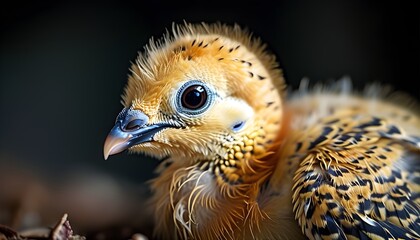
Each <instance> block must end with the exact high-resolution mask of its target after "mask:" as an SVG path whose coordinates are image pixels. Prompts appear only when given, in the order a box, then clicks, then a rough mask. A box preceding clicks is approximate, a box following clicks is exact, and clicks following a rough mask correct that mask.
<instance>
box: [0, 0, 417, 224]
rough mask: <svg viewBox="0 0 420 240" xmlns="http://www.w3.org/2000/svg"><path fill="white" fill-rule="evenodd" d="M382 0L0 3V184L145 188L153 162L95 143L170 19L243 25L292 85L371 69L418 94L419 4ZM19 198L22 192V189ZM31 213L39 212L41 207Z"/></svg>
mask: <svg viewBox="0 0 420 240" xmlns="http://www.w3.org/2000/svg"><path fill="white" fill-rule="evenodd" d="M385 2H387V3H385ZM385 2H380V1H378V2H373V1H363V0H359V1H310V0H308V1H287V2H286V1H284V2H278V3H275V2H274V1H273V2H264V1H250V2H249V3H246V2H238V3H236V4H235V3H233V2H232V3H229V2H228V1H214V2H211V1H196V2H194V1H192V2H179V1H172V2H170V3H169V2H163V1H147V2H146V1H137V2H127V1H121V2H117V1H115V2H97V3H74V2H43V3H38V2H31V3H29V2H28V3H21V2H18V3H15V4H14V5H13V6H8V7H3V6H2V8H1V10H0V12H1V19H0V22H1V28H0V29H1V30H0V31H1V39H0V116H1V117H0V175H3V176H2V178H1V177H0V180H1V182H0V190H1V189H10V188H14V190H15V191H14V192H13V194H17V193H19V192H20V191H21V190H22V189H24V190H25V191H26V190H27V189H28V188H27V187H26V186H27V184H29V183H30V182H33V181H35V180H34V179H36V181H40V184H41V185H47V186H49V185H52V186H55V187H52V188H53V189H56V191H55V194H53V196H54V197H53V198H55V197H57V189H60V187H59V186H66V187H68V185H70V186H71V190H72V191H73V192H74V194H78V191H80V189H82V190H83V189H85V188H84V187H86V184H87V183H92V182H93V183H94V184H93V186H94V187H92V188H93V189H94V190H92V191H93V192H95V191H96V190H97V189H98V188H101V187H102V188H104V189H105V190H104V191H107V190H106V189H107V188H108V187H109V185H110V184H114V185H113V186H114V187H115V188H117V189H118V188H119V187H122V188H124V187H125V186H126V185H127V184H128V185H130V184H131V185H130V186H140V187H138V188H136V187H134V189H136V190H138V192H136V194H137V195H135V197H133V198H134V199H136V197H139V196H140V197H139V198H141V196H142V195H143V194H146V193H144V191H143V190H141V189H143V185H142V183H143V182H144V181H146V180H148V179H150V178H151V177H152V172H153V168H154V166H155V165H156V163H157V162H156V161H153V160H150V159H146V158H144V157H141V156H138V155H128V154H126V153H123V154H120V155H117V156H113V157H111V158H110V159H109V160H108V161H104V160H103V155H102V145H103V142H104V139H105V137H106V135H107V133H108V131H109V130H110V128H111V127H112V125H113V121H114V119H115V117H116V115H117V114H118V112H119V111H120V110H121V108H122V105H121V104H120V94H121V93H122V90H123V87H124V85H125V83H126V79H127V74H128V73H129V71H128V67H129V66H130V62H131V61H134V59H135V57H136V55H137V52H138V51H141V50H142V49H143V46H144V45H145V44H146V43H147V42H148V39H149V38H150V37H151V36H154V37H157V38H158V37H160V36H161V35H162V33H164V31H165V28H170V27H171V24H172V22H177V23H181V22H182V21H183V20H186V21H188V22H201V21H205V22H215V21H221V22H224V23H229V24H232V23H238V24H240V25H241V26H244V27H248V28H249V29H250V30H251V31H252V32H253V33H254V35H255V36H259V37H261V38H262V39H263V41H264V42H266V43H267V44H268V46H269V49H271V50H272V51H273V52H274V53H275V54H276V55H277V56H278V60H279V62H280V64H281V66H282V68H283V70H284V73H285V77H286V80H287V82H288V83H289V85H290V86H291V87H293V88H295V87H296V86H298V83H299V81H300V80H301V79H302V78H303V77H308V78H309V79H310V80H311V82H312V83H314V82H320V81H329V80H331V79H339V78H341V77H343V76H350V77H351V78H352V80H353V81H354V85H355V87H356V88H361V87H362V86H363V85H364V84H366V83H368V82H373V81H375V82H381V83H387V84H392V85H393V86H394V87H395V88H396V89H398V90H403V91H407V92H408V93H410V94H411V95H413V96H414V97H416V98H418V99H419V98H420V88H419V87H418V84H419V81H420V71H419V67H420V54H419V53H420V51H419V46H420V44H419V43H420V39H419V32H420V26H419V22H420V19H419V8H418V7H415V6H414V5H415V3H414V1H405V2H404V1H385ZM146 3H147V4H146ZM228 3H229V4H228ZM74 173H77V174H76V175H75V174H74ZM9 175H11V176H12V177H9V178H8V176H9ZM69 179H70V180H69ZM74 179H76V180H74ZM103 179H105V180H106V181H105V180H104V181H102V180H103ZM16 181H21V183H20V185H16V184H15V182H16ZM13 184H15V185H16V187H13V186H15V185H13ZM95 184H97V185H95ZM124 184H125V185H124ZM139 184H140V185H139ZM11 186H12V187H11ZM57 186H58V187H57ZM46 188H47V190H46V191H49V190H48V189H50V187H46ZM29 189H31V187H29ZM88 189H90V188H88ZM95 189H96V190H95ZM139 189H140V190H139ZM65 190H67V189H65ZM22 191H23V190H22ZM62 191H64V190H62ZM69 191H70V190H69ZM118 191H120V190H118ZM127 191H131V190H127ZM80 194H82V195H83V194H84V193H80ZM86 194H87V195H89V194H90V193H86ZM107 194H110V195H106V194H105V195H104V196H103V197H101V195H100V196H98V195H97V196H98V198H99V199H100V201H105V200H106V199H108V197H109V196H113V195H115V194H117V195H118V194H120V195H124V194H125V192H124V191H120V192H118V193H115V192H111V193H107ZM10 195H12V194H8V192H7V191H6V192H5V191H3V195H1V194H0V204H2V203H3V208H4V206H9V205H13V204H10V203H9V202H8V199H9V196H10ZM17 196H20V197H21V195H19V194H17ZM89 196H90V195H89ZM120 197H121V196H120ZM15 198H16V199H17V198H18V197H15ZM15 198H12V200H13V199H15ZM28 199H29V201H32V200H31V196H29V197H28ZM104 199H105V200H104ZM124 199H125V198H124ZM10 201H11V200H10ZM7 204H9V205H7ZM52 205H53V204H52ZM69 205H71V204H68V205H63V207H62V208H63V209H61V208H60V207H57V208H56V209H55V212H60V211H62V212H63V211H68V212H69V213H70V216H73V219H77V217H78V214H80V213H79V211H81V210H80V208H75V209H73V208H71V207H69ZM73 205H74V204H73ZM60 206H61V205H60ZM112 206H114V205H112ZM1 207H2V206H1V205H0V208H1ZM0 210H1V209H0ZM72 214H73V215H72ZM10 216H11V214H10V212H7V211H5V212H3V213H2V212H1V211H0V223H2V222H1V221H2V219H3V221H6V223H7V219H9V218H10ZM2 217H3V218H2ZM35 218H36V219H38V220H39V219H44V216H43V213H38V215H37V217H35ZM4 219H6V220H4ZM36 222H37V221H35V223H36ZM38 222H39V221H38ZM41 222H42V221H41ZM46 222H48V221H46ZM3 223H4V222H3ZM28 225H30V224H28ZM74 225H76V226H77V225H78V223H77V222H75V223H74ZM81 225H83V224H80V226H79V227H80V228H82V226H81ZM16 226H20V225H19V224H17V225H16Z"/></svg>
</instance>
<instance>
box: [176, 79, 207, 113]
mask: <svg viewBox="0 0 420 240" xmlns="http://www.w3.org/2000/svg"><path fill="white" fill-rule="evenodd" d="M206 101H207V91H206V89H204V87H203V86H201V85H198V84H197V85H192V86H189V87H188V88H186V89H185V90H184V92H183V93H182V96H181V104H182V106H183V107H184V108H188V109H191V110H196V109H199V108H201V107H203V105H204V104H205V103H206Z"/></svg>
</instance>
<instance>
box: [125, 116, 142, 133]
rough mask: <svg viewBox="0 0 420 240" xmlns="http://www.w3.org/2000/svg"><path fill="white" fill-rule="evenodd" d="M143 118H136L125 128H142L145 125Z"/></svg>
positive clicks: (131, 129)
mask: <svg viewBox="0 0 420 240" xmlns="http://www.w3.org/2000/svg"><path fill="white" fill-rule="evenodd" d="M144 123H145V122H144V120H143V119H134V120H131V121H130V122H129V123H127V125H125V127H124V130H126V131H134V130H138V129H140V128H141V127H142V126H143V125H144Z"/></svg>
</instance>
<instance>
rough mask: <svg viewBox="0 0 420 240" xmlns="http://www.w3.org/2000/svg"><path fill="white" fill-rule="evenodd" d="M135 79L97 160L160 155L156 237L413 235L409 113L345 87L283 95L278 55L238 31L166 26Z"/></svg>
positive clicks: (419, 148)
mask: <svg viewBox="0 0 420 240" xmlns="http://www.w3.org/2000/svg"><path fill="white" fill-rule="evenodd" d="M131 73H132V74H131V75H130V77H129V79H128V84H127V87H126V88H125V93H124V95H123V104H124V109H123V111H122V112H121V113H120V115H119V116H118V117H117V121H116V124H115V126H114V128H113V129H112V130H111V132H110V134H109V136H108V138H107V140H106V142H105V146H104V154H105V158H107V157H108V156H109V155H112V154H116V153H118V152H121V151H123V150H125V149H130V151H134V152H140V153H143V154H147V155H151V156H153V157H156V158H159V159H165V160H164V161H163V163H162V165H161V166H160V167H159V176H158V177H157V178H156V179H155V180H153V182H152V183H151V188H152V190H153V197H152V199H151V203H152V205H153V208H154V216H155V219H154V221H155V234H156V236H157V237H158V238H162V239H174V238H178V239H300V238H305V237H307V238H309V239H321V238H322V239H364V238H378V239H389V238H406V239H416V238H419V237H420V236H419V234H418V233H419V230H420V226H419V224H420V223H419V221H420V220H419V204H420V200H419V199H420V197H419V192H420V189H419V188H420V187H419V179H420V172H419V161H420V138H419V136H420V117H419V114H418V112H416V111H414V110H410V109H407V108H403V107H402V106H400V105H396V104H395V103H394V102H393V101H389V100H386V99H384V98H383V97H366V96H364V95H362V94H356V93H354V92H352V91H349V89H350V88H348V87H346V86H347V85H348V84H349V81H342V82H341V87H339V90H333V89H332V88H329V89H320V90H318V91H315V90H311V91H305V90H301V91H299V92H298V93H296V94H293V95H292V96H289V97H286V93H285V91H284V89H285V82H284V80H283V77H282V74H281V71H280V69H279V67H278V65H277V63H276V61H275V57H274V56H273V55H272V54H270V53H269V52H268V51H267V50H266V48H265V45H263V44H262V43H261V42H260V41H259V40H258V39H255V38H252V37H251V36H250V34H249V33H248V32H247V31H244V30H242V29H241V28H240V27H238V26H236V25H235V26H226V25H222V24H212V25H207V24H197V25H193V24H184V25H174V27H173V30H172V34H167V35H166V36H165V37H164V38H163V39H162V40H161V41H157V42H154V41H153V40H151V41H150V43H149V45H148V46H147V47H146V48H145V51H144V52H143V53H142V54H140V55H139V57H138V58H137V60H136V62H135V63H134V64H133V65H132V66H131ZM337 86H339V84H337ZM372 89H373V91H376V92H380V90H378V89H379V87H378V88H372ZM372 89H371V90H372ZM375 89H377V90H375ZM405 131H408V132H405Z"/></svg>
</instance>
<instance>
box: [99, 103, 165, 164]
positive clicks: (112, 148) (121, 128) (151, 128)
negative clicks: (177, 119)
mask: <svg viewBox="0 0 420 240" xmlns="http://www.w3.org/2000/svg"><path fill="white" fill-rule="evenodd" d="M148 121H149V118H148V117H147V116H146V115H145V114H144V113H143V112H141V111H139V110H133V109H131V108H124V109H123V110H122V111H121V113H120V114H119V115H118V117H117V120H116V122H115V125H114V127H113V128H112V129H111V131H110V132H109V134H108V136H107V138H106V140H105V144H104V158H105V160H106V159H107V158H108V156H110V155H114V154H117V153H120V152H122V151H124V150H126V149H128V148H130V147H132V146H134V145H137V144H140V143H144V142H150V141H153V136H154V135H155V134H156V133H157V132H159V131H161V130H162V129H165V128H168V127H172V126H171V125H169V124H165V123H160V124H151V125H149V124H147V123H148Z"/></svg>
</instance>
